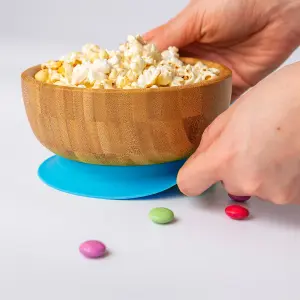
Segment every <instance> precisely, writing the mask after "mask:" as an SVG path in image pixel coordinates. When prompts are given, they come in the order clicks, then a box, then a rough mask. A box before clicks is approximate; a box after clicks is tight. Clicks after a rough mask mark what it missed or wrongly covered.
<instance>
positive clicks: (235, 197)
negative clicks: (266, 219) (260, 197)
mask: <svg viewBox="0 0 300 300" xmlns="http://www.w3.org/2000/svg"><path fill="white" fill-rule="evenodd" d="M228 196H229V197H230V198H231V199H232V200H233V201H237V202H245V201H247V200H249V199H250V198H251V196H235V195H231V194H228Z"/></svg>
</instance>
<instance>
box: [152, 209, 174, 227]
mask: <svg viewBox="0 0 300 300" xmlns="http://www.w3.org/2000/svg"><path fill="white" fill-rule="evenodd" d="M149 218H150V219H151V220H152V222H154V223H157V224H167V223H170V222H172V221H173V220H174V213H173V212H172V211H171V210H170V209H168V208H165V207H156V208H153V209H151V210H150V212H149Z"/></svg>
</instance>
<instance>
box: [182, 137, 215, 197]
mask: <svg viewBox="0 0 300 300" xmlns="http://www.w3.org/2000/svg"><path fill="white" fill-rule="evenodd" d="M217 144H218V143H214V144H213V145H211V146H210V147H209V148H208V149H207V150H206V151H204V152H201V153H198V154H196V155H194V156H192V157H190V159H189V160H188V161H187V162H186V163H185V165H184V166H183V167H182V168H181V169H180V171H179V173H178V176H177V184H178V187H179V189H180V190H181V192H182V193H183V194H185V195H187V196H197V195H200V194H202V193H203V192H204V191H206V190H207V189H208V188H209V187H210V186H212V185H213V184H215V183H216V182H218V181H220V180H221V179H220V178H219V176H218V167H219V165H220V161H221V159H220V153H219V151H218V146H217Z"/></svg>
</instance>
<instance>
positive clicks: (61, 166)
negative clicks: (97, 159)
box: [38, 156, 185, 200]
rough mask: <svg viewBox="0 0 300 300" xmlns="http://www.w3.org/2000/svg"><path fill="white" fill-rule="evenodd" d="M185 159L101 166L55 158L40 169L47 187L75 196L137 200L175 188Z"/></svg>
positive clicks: (39, 173) (39, 172)
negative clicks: (153, 163) (162, 162)
mask: <svg viewBox="0 0 300 300" xmlns="http://www.w3.org/2000/svg"><path fill="white" fill-rule="evenodd" d="M184 162H185V160H180V161H174V162H170V163H164V164H156V165H147V166H102V165H91V164H85V163H80V162H76V161H72V160H69V159H65V158H62V157H59V156H53V157H50V158H49V159H47V160H46V161H45V162H43V163H42V165H41V166H40V168H39V170H38V175H39V177H40V179H41V180H42V181H43V182H44V183H46V184H47V185H48V186H50V187H52V188H54V189H57V190H60V191H63V192H66V193H70V194H74V195H79V196H85V197H92V198H102V199H124V200H126V199H135V198H141V197H145V196H149V195H154V194H157V193H160V192H162V191H165V190H167V189H169V188H171V187H172V186H174V185H176V177H177V173H178V171H179V169H180V168H181V167H182V165H183V164H184Z"/></svg>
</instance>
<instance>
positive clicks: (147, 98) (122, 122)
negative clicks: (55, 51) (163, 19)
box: [22, 58, 231, 165]
mask: <svg viewBox="0 0 300 300" xmlns="http://www.w3.org/2000/svg"><path fill="white" fill-rule="evenodd" d="M183 60H184V61H185V62H187V63H190V64H194V63H196V62H197V61H198V60H197V59H193V58H184V59H183ZM203 62H204V63H205V64H207V65H208V66H211V67H217V68H219V69H220V70H221V74H220V76H219V77H218V78H216V79H213V80H211V81H206V82H202V83H198V84H194V85H188V86H183V87H165V88H157V89H133V90H122V89H114V90H95V89H80V88H73V87H62V86H56V85H53V84H45V83H41V82H38V81H36V80H35V79H34V74H35V73H36V72H37V71H38V70H40V66H35V67H32V68H30V69H28V70H26V71H24V72H23V73H22V93H23V100H24V104H25V108H26V112H27V116H28V120H29V122H30V125H31V128H32V130H33V132H34V134H35V136H36V137H37V139H38V140H39V141H40V142H41V143H42V144H43V145H44V146H45V147H46V148H48V149H49V150H50V151H52V152H53V153H55V154H58V155H60V156H62V157H65V158H69V159H72V160H76V161H80V162H85V163H91V164H101V165H147V164H156V163H164V162H169V161H174V160H179V159H183V158H186V157H188V156H189V155H190V154H191V153H192V152H194V150H195V149H196V148H197V146H198V145H199V143H200V140H201V136H202V133H203V131H204V130H205V128H206V127H207V126H208V125H209V124H210V123H211V122H212V121H213V120H214V119H215V118H216V117H217V116H218V115H219V114H221V113H222V112H223V111H225V110H226V109H227V108H228V106H229V103H230V98H231V71H230V70H229V69H228V68H226V67H225V66H221V65H219V64H216V63H213V62H207V61H203Z"/></svg>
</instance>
